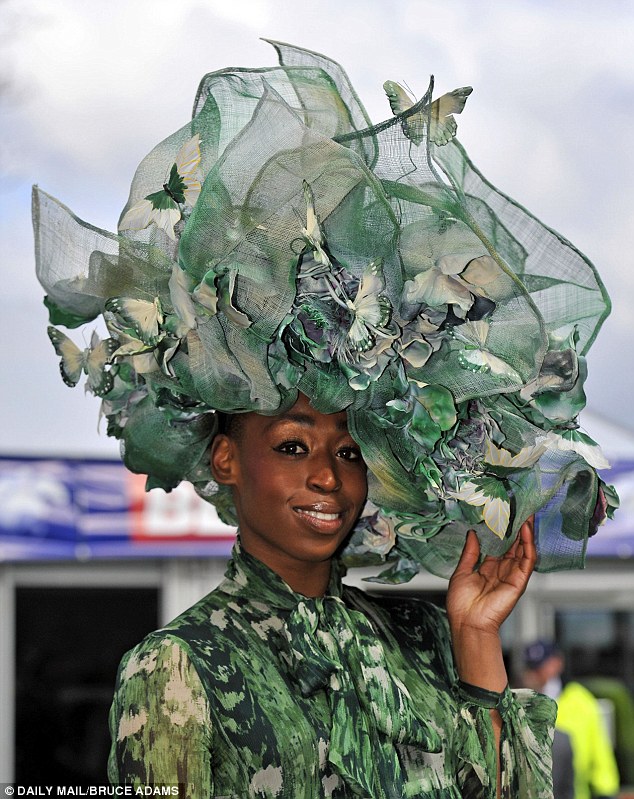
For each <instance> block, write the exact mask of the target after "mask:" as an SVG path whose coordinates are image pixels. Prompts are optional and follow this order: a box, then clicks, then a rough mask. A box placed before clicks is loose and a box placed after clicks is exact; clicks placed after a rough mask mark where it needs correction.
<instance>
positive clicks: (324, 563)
mask: <svg viewBox="0 0 634 799" xmlns="http://www.w3.org/2000/svg"><path fill="white" fill-rule="evenodd" d="M240 544H241V545H242V549H243V550H244V551H245V552H248V553H249V555H251V556H252V557H254V558H256V559H257V560H259V561H260V562H261V563H264V565H265V566H268V567H269V569H271V571H274V572H275V573H276V574H277V575H279V576H280V577H281V578H282V580H284V582H285V583H286V584H287V585H288V586H289V588H291V589H292V590H293V591H294V592H295V593H296V594H302V595H303V596H307V597H319V596H324V594H325V593H326V591H327V589H328V583H329V582H330V568H331V564H332V558H328V559H327V560H320V561H297V560H295V559H294V558H289V557H287V556H284V554H281V553H280V552H279V551H274V552H271V551H269V550H268V549H267V548H265V547H261V546H258V545H257V544H255V543H254V542H253V541H250V540H248V537H247V540H245V537H243V536H242V535H241V536H240Z"/></svg>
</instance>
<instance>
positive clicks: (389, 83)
mask: <svg viewBox="0 0 634 799" xmlns="http://www.w3.org/2000/svg"><path fill="white" fill-rule="evenodd" d="M383 89H384V91H385V93H386V94H387V97H388V100H389V101H390V107H391V109H392V113H393V114H395V115H396V116H398V115H399V114H404V113H405V112H406V111H409V109H410V108H412V106H413V105H415V101H414V100H413V99H412V98H411V97H410V96H409V94H408V93H407V91H406V90H405V89H404V88H403V87H402V86H401V85H400V83H396V81H393V80H386V81H385V83H384V84H383ZM472 91H473V89H472V88H471V86H463V87H462V88H461V89H454V90H453V91H452V92H448V93H447V94H443V95H442V97H439V98H438V99H437V100H434V102H433V103H432V104H431V108H430V109H429V111H427V109H424V110H421V111H418V112H417V113H414V114H412V115H411V116H408V117H404V118H403V120H402V126H403V133H404V134H405V135H406V136H407V138H408V139H410V140H411V142H412V144H415V145H416V146H417V147H418V145H419V144H420V143H421V142H422V141H423V138H424V131H425V128H426V126H427V123H428V121H429V138H430V140H431V141H432V142H433V143H434V144H436V145H437V146H439V147H442V146H443V145H445V144H447V142H449V141H451V140H452V139H453V137H454V136H455V135H456V130H457V129H458V125H457V124H456V120H455V119H454V117H453V115H454V114H459V113H460V112H461V111H462V109H463V108H464V106H465V103H466V102H467V97H468V96H469V95H470V94H471V92H472ZM428 113H429V116H428Z"/></svg>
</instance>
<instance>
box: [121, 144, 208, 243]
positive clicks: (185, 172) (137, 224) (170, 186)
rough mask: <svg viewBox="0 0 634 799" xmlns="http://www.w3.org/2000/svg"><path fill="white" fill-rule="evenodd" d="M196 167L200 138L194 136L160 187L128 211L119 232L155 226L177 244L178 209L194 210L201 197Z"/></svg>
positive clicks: (179, 217)
mask: <svg viewBox="0 0 634 799" xmlns="http://www.w3.org/2000/svg"><path fill="white" fill-rule="evenodd" d="M199 165H200V135H199V134H198V133H197V134H196V135H195V136H192V138H191V139H189V140H188V141H186V142H185V144H183V146H182V147H181V148H180V150H179V151H178V153H177V155H176V161H175V163H174V164H172V167H171V169H170V173H169V177H168V178H167V180H166V181H165V183H164V184H163V188H162V189H160V190H159V191H157V192H154V193H153V194H148V195H147V196H146V197H144V198H143V199H142V200H139V202H137V203H135V204H134V205H133V206H132V208H130V209H128V211H126V213H125V214H124V216H123V219H122V220H121V223H120V225H119V230H143V229H144V228H146V227H148V226H149V225H151V224H152V223H154V224H155V225H156V226H157V227H159V228H161V230H164V231H165V232H166V233H167V235H168V236H169V237H170V238H171V239H172V240H173V241H176V234H175V232H174V225H175V224H176V223H177V222H179V221H180V219H181V217H182V211H181V207H182V206H184V205H188V206H190V207H193V206H194V205H195V203H196V200H197V199H198V197H199V195H200V191H201V185H200V180H199V177H200V175H199V172H198V167H199Z"/></svg>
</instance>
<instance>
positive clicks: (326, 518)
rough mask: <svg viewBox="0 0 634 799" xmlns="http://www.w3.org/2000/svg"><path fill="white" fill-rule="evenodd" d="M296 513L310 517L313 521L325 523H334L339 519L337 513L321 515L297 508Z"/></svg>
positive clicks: (315, 511)
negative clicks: (319, 520) (320, 520)
mask: <svg viewBox="0 0 634 799" xmlns="http://www.w3.org/2000/svg"><path fill="white" fill-rule="evenodd" d="M298 512H299V513H303V514H304V515H305V516H312V518H313V519H322V520H323V521H325V522H334V521H335V520H336V519H338V518H339V514H338V513H321V511H318V510H302V509H301V508H298Z"/></svg>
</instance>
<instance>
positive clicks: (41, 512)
mask: <svg viewBox="0 0 634 799" xmlns="http://www.w3.org/2000/svg"><path fill="white" fill-rule="evenodd" d="M234 538H235V529H234V528H232V527H228V526H227V525H225V524H223V523H222V522H221V521H220V520H219V519H218V516H217V514H216V510H215V508H214V507H213V505H210V504H209V503H208V502H205V501H204V500H202V499H200V497H198V496H197V494H196V493H195V491H194V489H193V488H192V486H191V485H190V484H189V483H182V484H181V485H179V486H178V488H176V489H175V490H174V491H172V492H170V493H169V494H168V493H166V492H165V491H162V490H161V489H155V490H153V491H150V492H149V493H146V492H145V477H144V476H143V475H136V474H132V473H131V472H129V471H128V470H127V469H126V468H125V467H124V466H123V464H122V463H120V462H118V461H111V460H97V459H95V460H91V459H88V460H85V459H72V458H28V457H2V458H0V561H5V562H6V561H20V560H46V559H51V560H60V559H62V560H68V559H72V560H76V559H77V560H90V559H94V558H137V557H144V558H155V557H196V556H207V557H215V556H218V557H221V556H222V557H225V556H227V555H229V553H230V551H231V547H232V544H233V540H234Z"/></svg>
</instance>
